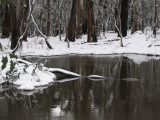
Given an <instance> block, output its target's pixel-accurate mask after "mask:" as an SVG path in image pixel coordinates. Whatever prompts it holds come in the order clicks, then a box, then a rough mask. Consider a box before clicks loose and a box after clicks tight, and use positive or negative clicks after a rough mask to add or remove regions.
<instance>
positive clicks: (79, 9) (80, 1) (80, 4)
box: [76, 0, 84, 38]
mask: <svg viewBox="0 0 160 120" xmlns="http://www.w3.org/2000/svg"><path fill="white" fill-rule="evenodd" d="M83 4H84V3H83V0H77V8H76V38H80V36H81V35H82V24H83V19H84V17H83V8H84V7H83Z"/></svg>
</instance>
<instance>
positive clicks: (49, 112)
mask: <svg viewBox="0 0 160 120" xmlns="http://www.w3.org/2000/svg"><path fill="white" fill-rule="evenodd" d="M29 60H30V61H37V58H29ZM43 62H45V60H44V61H43ZM46 66H48V67H59V68H64V69H66V70H70V71H73V72H76V73H79V74H81V75H83V76H88V75H91V74H96V75H102V76H105V77H107V79H104V80H91V79H88V78H86V77H82V78H77V79H75V80H72V81H67V82H57V83H55V84H53V85H52V86H49V87H48V88H43V89H41V90H39V89H37V91H36V92H33V93H32V92H29V93H28V92H20V91H16V90H5V89H1V88H0V90H1V92H0V120H160V60H149V61H147V62H142V63H141V64H136V63H134V62H133V61H132V60H130V59H128V58H125V57H107V56H63V57H62V56H61V57H54V58H49V59H48V60H47V62H46Z"/></svg>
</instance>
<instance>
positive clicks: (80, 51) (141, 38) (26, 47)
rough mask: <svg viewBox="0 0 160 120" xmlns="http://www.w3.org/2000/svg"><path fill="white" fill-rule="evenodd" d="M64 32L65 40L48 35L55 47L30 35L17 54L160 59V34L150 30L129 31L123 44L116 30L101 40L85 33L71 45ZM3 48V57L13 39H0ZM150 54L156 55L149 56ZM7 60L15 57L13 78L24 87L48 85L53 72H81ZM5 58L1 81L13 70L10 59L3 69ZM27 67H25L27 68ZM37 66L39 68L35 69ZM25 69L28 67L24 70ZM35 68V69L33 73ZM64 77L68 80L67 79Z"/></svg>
mask: <svg viewBox="0 0 160 120" xmlns="http://www.w3.org/2000/svg"><path fill="white" fill-rule="evenodd" d="M64 40H65V36H62V41H60V40H59V37H49V38H48V41H49V43H50V44H51V46H52V47H53V49H48V48H47V46H46V43H45V40H44V38H42V37H32V38H28V42H23V43H22V48H21V49H19V50H18V51H17V52H16V55H18V56H46V57H47V56H54V55H71V54H73V55H124V56H127V57H129V58H130V59H133V61H135V62H136V63H138V64H139V63H141V62H142V61H147V60H149V59H160V57H157V56H160V34H158V35H157V37H156V38H154V37H153V36H152V34H150V32H148V31H145V32H144V33H142V32H141V31H137V32H136V33H134V34H132V35H131V34H129V35H128V36H127V37H125V38H123V45H124V47H121V46H120V38H118V37H117V34H116V33H113V32H108V33H106V34H105V36H103V34H101V35H100V36H99V37H98V42H96V43H87V36H86V35H84V36H82V37H81V38H80V39H77V40H76V41H75V42H70V47H69V48H68V44H67V42H65V41H64ZM0 43H1V44H2V51H0V54H1V55H0V61H2V58H3V57H4V56H5V55H3V54H2V53H5V54H8V53H10V52H11V50H10V40H9V39H2V38H1V39H0ZM148 55H153V56H152V57H148ZM7 58H8V61H11V60H12V61H13V62H16V63H18V64H16V66H15V67H16V69H17V74H20V76H19V77H18V78H17V80H16V81H14V82H13V83H14V85H16V86H18V89H22V90H35V89H36V88H37V87H42V86H47V85H49V84H51V83H53V82H55V79H56V76H55V75H54V74H53V73H54V72H61V73H64V74H68V75H72V76H75V77H80V76H81V75H79V74H76V73H73V72H70V71H67V70H63V69H60V68H49V69H48V68H46V67H43V69H42V70H41V69H39V68H36V64H33V63H30V62H27V61H24V60H21V59H14V58H12V59H11V58H10V57H9V56H7ZM1 67H2V62H0V71H1V72H0V84H2V83H3V82H5V78H6V74H7V73H8V72H9V71H10V67H11V63H10V62H7V65H6V67H5V68H4V69H3V70H2V69H1ZM25 68H26V69H25ZM35 68H36V69H35ZM24 69H25V70H24ZM34 69H35V72H34V73H33V71H34ZM88 77H89V78H103V76H98V75H91V76H88ZM64 81H65V80H64Z"/></svg>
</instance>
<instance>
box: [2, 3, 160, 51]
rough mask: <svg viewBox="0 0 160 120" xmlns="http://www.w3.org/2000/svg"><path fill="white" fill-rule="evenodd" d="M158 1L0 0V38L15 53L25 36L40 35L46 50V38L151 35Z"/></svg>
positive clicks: (156, 24) (156, 20) (155, 27)
mask: <svg viewBox="0 0 160 120" xmlns="http://www.w3.org/2000/svg"><path fill="white" fill-rule="evenodd" d="M159 7H160V6H159V1H158V0H152V1H151V0H1V1H0V16H1V17H0V33H1V38H9V39H10V41H11V45H10V48H11V49H12V50H13V52H15V51H16V50H17V49H18V47H19V46H22V41H27V37H35V36H41V37H43V38H44V39H45V43H46V45H47V46H48V48H49V49H52V45H51V44H50V43H49V42H48V37H49V36H59V40H60V41H61V40H62V36H63V37H64V36H65V40H64V41H66V42H67V43H68V44H69V42H74V41H76V39H79V38H81V37H82V36H83V35H87V42H97V39H98V37H99V36H100V34H104V36H105V33H106V32H108V31H115V32H116V33H117V34H118V37H119V38H120V41H121V47H123V42H122V38H123V37H126V36H127V31H130V33H131V34H133V33H135V32H136V31H143V32H144V30H145V28H147V27H148V29H149V30H150V31H152V33H153V35H154V36H156V35H157V31H158V28H159V22H160V21H159V20H160V19H159V16H160V15H159V14H160V12H159Z"/></svg>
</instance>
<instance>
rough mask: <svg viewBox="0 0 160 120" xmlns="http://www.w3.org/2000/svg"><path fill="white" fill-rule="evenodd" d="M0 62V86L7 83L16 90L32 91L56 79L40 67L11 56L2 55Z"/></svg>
mask: <svg viewBox="0 0 160 120" xmlns="http://www.w3.org/2000/svg"><path fill="white" fill-rule="evenodd" d="M0 61H1V62H0V67H1V71H0V84H2V83H4V82H9V83H13V84H14V85H16V86H18V89H23V90H34V89H35V87H40V86H47V85H49V84H50V83H53V82H54V80H55V79H56V76H55V75H54V74H53V73H51V72H49V71H47V70H46V69H45V70H44V69H43V67H42V66H41V65H37V64H31V63H29V62H27V61H24V60H21V59H17V58H16V56H14V55H13V54H5V55H2V56H1V57H0Z"/></svg>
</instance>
